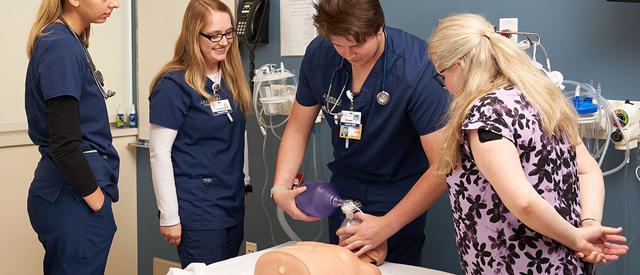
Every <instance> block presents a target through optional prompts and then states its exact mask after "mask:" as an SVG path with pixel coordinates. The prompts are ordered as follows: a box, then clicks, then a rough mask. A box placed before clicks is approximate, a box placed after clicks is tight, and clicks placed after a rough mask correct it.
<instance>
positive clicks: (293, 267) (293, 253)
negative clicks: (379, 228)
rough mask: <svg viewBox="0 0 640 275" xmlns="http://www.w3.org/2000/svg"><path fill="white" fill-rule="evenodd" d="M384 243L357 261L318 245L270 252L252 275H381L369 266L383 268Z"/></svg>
mask: <svg viewBox="0 0 640 275" xmlns="http://www.w3.org/2000/svg"><path fill="white" fill-rule="evenodd" d="M386 248H387V247H386V242H385V243H383V244H382V245H380V246H379V247H377V248H376V249H374V250H372V251H371V252H372V253H370V254H367V255H363V256H362V257H360V259H358V257H356V255H355V254H354V253H353V252H351V251H349V250H347V249H346V248H344V247H341V246H339V245H334V244H326V243H319V242H299V243H296V244H295V245H292V246H286V247H282V248H278V249H275V250H273V251H269V252H267V253H265V254H264V255H262V256H260V258H258V261H257V262H256V267H255V270H254V275H283V274H296V275H321V274H342V275H369V274H371V275H381V274H382V273H381V272H380V270H379V269H378V267H376V266H375V265H374V264H372V262H375V263H379V264H382V262H384V257H385V256H386V254H387V251H386Z"/></svg>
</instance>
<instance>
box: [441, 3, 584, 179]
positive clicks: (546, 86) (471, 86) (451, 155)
mask: <svg viewBox="0 0 640 275" xmlns="http://www.w3.org/2000/svg"><path fill="white" fill-rule="evenodd" d="M429 56H430V57H431V59H432V60H434V62H437V63H438V64H437V65H438V67H439V69H440V70H442V69H446V68H449V67H450V66H452V65H453V64H454V63H455V62H456V61H458V60H462V64H463V65H462V66H461V72H460V77H459V82H460V83H458V85H459V86H458V87H459V88H460V89H459V91H458V93H457V94H456V95H454V99H453V101H452V102H451V105H450V106H449V111H448V114H447V118H448V121H447V127H446V128H445V136H446V137H448V138H447V139H445V141H444V146H443V152H442V155H441V158H440V161H439V162H438V164H437V166H436V168H437V169H436V170H437V172H438V173H440V174H447V173H449V172H451V171H453V170H455V169H456V167H457V166H458V165H459V164H460V156H461V148H460V145H461V143H462V139H463V132H462V122H463V120H464V118H465V116H466V115H467V113H468V112H469V110H470V108H471V106H472V105H473V104H474V102H475V101H476V100H477V99H479V98H480V97H482V96H483V95H485V94H487V93H489V92H492V91H494V90H496V89H498V88H500V87H504V86H506V85H514V86H516V87H518V88H519V89H520V90H521V91H522V93H523V95H524V97H525V98H526V99H527V101H528V102H529V103H531V105H532V106H533V107H534V108H535V109H536V110H537V111H538V113H539V116H540V120H541V126H542V130H543V132H544V134H545V135H547V136H551V135H565V136H566V137H567V138H568V139H569V142H570V143H571V145H576V144H578V143H579V142H580V137H579V134H578V130H577V117H576V116H577V115H576V113H575V110H574V109H573V107H572V106H571V105H570V103H569V101H568V100H567V98H566V97H565V96H564V95H563V93H562V91H560V89H559V88H558V87H556V86H555V85H554V84H553V83H552V82H551V81H550V80H549V78H548V77H547V76H546V75H545V74H544V73H543V72H542V71H541V70H540V69H538V68H536V67H535V65H534V64H533V62H532V61H531V58H529V56H528V55H527V54H526V53H525V52H524V51H522V50H520V49H519V48H518V47H517V46H516V45H515V44H514V43H513V42H511V41H510V40H509V39H507V38H505V37H503V36H502V35H500V34H498V33H496V32H495V30H494V29H493V27H492V26H491V24H490V23H489V22H488V21H487V20H486V19H485V18H484V17H482V16H479V15H475V14H458V15H452V16H449V17H447V18H445V19H442V20H440V22H439V23H438V26H437V27H436V29H435V30H434V31H433V33H432V35H431V39H430V40H429Z"/></svg>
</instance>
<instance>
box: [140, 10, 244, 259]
mask: <svg viewBox="0 0 640 275" xmlns="http://www.w3.org/2000/svg"><path fill="white" fill-rule="evenodd" d="M235 35H236V31H235V28H234V23H233V16H232V13H231V10H230V9H229V8H228V7H227V6H226V5H225V4H224V3H222V2H220V1H217V0H192V1H190V2H189V5H188V6H187V9H186V11H185V14H184V17H183V22H182V31H181V33H180V37H179V38H178V41H177V43H176V48H175V54H174V57H173V59H172V60H171V61H170V62H169V63H168V64H167V65H165V66H164V67H163V68H162V69H161V70H160V72H159V73H158V75H157V76H156V78H155V79H154V80H153V82H152V84H151V95H150V97H149V101H150V122H151V137H150V147H151V151H150V152H151V170H152V177H153V186H154V190H155V194H156V201H157V203H158V208H159V210H160V233H161V235H162V236H163V237H164V239H165V240H166V241H167V242H169V243H170V244H172V245H176V246H177V247H178V255H179V257H180V261H181V263H182V266H183V268H184V267H186V266H187V265H189V264H190V263H192V262H201V263H205V264H211V263H214V262H217V261H221V260H225V259H228V258H231V257H234V256H236V255H237V253H238V250H239V248H240V244H241V242H242V239H243V235H244V228H243V227H244V222H243V220H244V205H243V204H244V193H245V186H244V185H245V174H246V172H243V167H244V165H243V164H244V163H246V162H245V160H244V153H245V148H246V145H245V113H246V112H247V111H249V108H250V103H249V102H250V100H249V98H250V93H249V88H248V85H247V81H246V79H245V77H244V73H243V69H242V63H241V60H240V53H239V47H238V41H237V39H236V38H235Z"/></svg>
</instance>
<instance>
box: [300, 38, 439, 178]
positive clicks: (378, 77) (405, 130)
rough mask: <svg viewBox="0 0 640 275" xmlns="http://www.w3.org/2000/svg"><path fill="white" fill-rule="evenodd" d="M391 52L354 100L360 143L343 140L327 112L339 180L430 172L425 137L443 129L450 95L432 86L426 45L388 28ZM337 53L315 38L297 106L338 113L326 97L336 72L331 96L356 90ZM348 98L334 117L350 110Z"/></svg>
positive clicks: (348, 68)
mask: <svg viewBox="0 0 640 275" xmlns="http://www.w3.org/2000/svg"><path fill="white" fill-rule="evenodd" d="M385 31H386V46H385V47H386V49H385V51H384V52H383V54H382V55H381V57H380V58H378V60H377V62H376V64H375V65H374V67H373V69H372V70H371V72H370V73H369V76H368V77H367V79H366V81H365V82H364V84H363V86H362V88H361V90H360V92H359V94H357V95H356V96H355V98H354V109H353V110H354V111H359V112H361V113H362V126H363V129H362V136H361V140H353V139H351V140H349V148H348V149H347V148H345V139H344V138H340V137H339V134H338V131H339V128H340V127H339V126H338V125H336V124H335V123H334V118H333V115H330V114H329V113H326V112H324V111H323V113H324V116H325V118H326V121H327V123H328V124H329V127H330V128H331V139H332V143H333V155H334V159H335V160H334V161H333V162H331V163H329V165H328V166H329V169H331V171H332V172H333V173H334V174H339V175H341V176H343V177H348V178H354V179H357V180H359V181H364V182H370V183H384V182H398V181H403V180H409V178H411V179H414V178H417V177H419V176H420V175H421V174H423V173H424V171H426V169H427V168H428V165H429V164H428V160H427V158H426V155H425V153H424V150H423V148H422V145H421V142H420V136H422V135H426V134H429V133H431V132H434V131H436V130H438V129H439V128H441V127H442V126H444V123H443V119H444V115H445V113H446V110H447V107H448V103H449V95H448V93H447V92H446V91H445V90H444V89H443V88H442V87H441V86H440V85H439V84H438V83H436V81H434V80H433V78H432V76H433V75H435V69H434V66H433V64H432V63H431V61H430V60H429V59H428V58H427V44H426V42H425V41H424V40H422V39H420V38H418V37H415V36H413V35H411V34H408V33H406V32H404V31H402V30H399V29H395V28H391V27H385ZM385 55H386V80H385V82H386V83H385V84H384V86H385V87H384V89H385V90H386V91H387V92H388V93H389V94H390V97H391V98H390V101H389V103H388V104H387V105H385V106H382V105H380V104H378V103H377V101H376V95H377V94H378V92H379V91H380V90H381V89H382V74H383V63H384V59H385ZM341 60H342V58H341V57H340V55H339V54H338V53H337V52H336V50H335V49H334V47H333V46H332V44H331V42H330V41H328V40H326V39H323V38H322V37H316V38H315V39H314V40H313V41H312V42H311V43H310V44H309V46H308V47H307V50H306V53H305V55H304V58H303V60H302V65H301V68H300V80H299V85H298V91H297V94H296V100H297V101H298V103H299V104H301V105H303V106H315V105H320V106H327V107H328V108H329V109H331V108H332V107H333V103H332V102H326V100H325V94H326V93H327V90H328V88H329V84H330V82H331V77H332V74H333V73H334V72H335V79H334V80H333V85H332V89H331V92H330V96H331V97H333V98H337V97H338V96H339V94H340V90H341V89H342V87H343V85H344V84H345V82H346V85H347V86H346V88H345V90H349V89H351V77H350V75H351V65H350V64H349V62H348V61H346V60H345V61H344V64H343V66H340V63H341ZM350 104H351V103H350V101H349V99H348V98H347V97H346V92H345V94H344V95H343V96H342V98H341V100H340V103H339V104H338V105H337V107H336V108H335V109H334V111H333V113H339V112H340V111H341V110H349V107H350Z"/></svg>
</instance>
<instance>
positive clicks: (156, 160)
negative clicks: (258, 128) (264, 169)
mask: <svg viewBox="0 0 640 275" xmlns="http://www.w3.org/2000/svg"><path fill="white" fill-rule="evenodd" d="M177 135H178V131H177V130H174V129H170V128H166V127H162V126H160V125H157V124H151V132H150V138H149V153H150V162H151V179H152V181H153V191H154V193H155V195H156V202H157V204H158V210H160V226H171V225H176V224H179V223H180V216H179V214H178V196H177V195H176V184H175V178H174V176H173V164H172V163H171V147H173V142H174V141H175V139H176V136H177ZM242 171H243V172H244V185H245V186H246V185H249V184H250V183H251V177H250V176H249V146H248V142H247V131H245V132H244V164H243V166H242Z"/></svg>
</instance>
